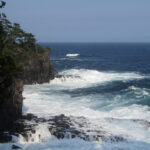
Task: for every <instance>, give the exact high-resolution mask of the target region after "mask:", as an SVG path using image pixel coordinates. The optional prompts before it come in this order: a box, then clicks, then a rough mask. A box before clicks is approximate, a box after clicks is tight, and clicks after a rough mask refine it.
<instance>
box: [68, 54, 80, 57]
mask: <svg viewBox="0 0 150 150" xmlns="http://www.w3.org/2000/svg"><path fill="white" fill-rule="evenodd" d="M79 55H80V54H66V56H67V57H77V56H79Z"/></svg>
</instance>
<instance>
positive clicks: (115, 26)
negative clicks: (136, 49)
mask: <svg viewBox="0 0 150 150" xmlns="http://www.w3.org/2000/svg"><path fill="white" fill-rule="evenodd" d="M5 1H6V3H7V5H6V7H5V9H3V11H4V12H5V13H6V14H7V17H8V18H9V19H10V20H11V21H12V22H18V23H20V25H21V26H22V28H23V29H24V30H25V31H27V32H31V33H33V34H34V35H35V37H36V38H37V39H38V41H39V42H150V0H5Z"/></svg>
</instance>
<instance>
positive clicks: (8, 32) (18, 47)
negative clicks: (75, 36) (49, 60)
mask: <svg viewBox="0 0 150 150" xmlns="http://www.w3.org/2000/svg"><path fill="white" fill-rule="evenodd" d="M5 5H6V3H5V2H4V1H1V2H0V9H2V8H3V7H5ZM45 51H49V52H50V51H51V48H50V47H45V48H44V47H42V46H40V45H38V44H36V39H35V37H34V35H33V34H32V33H27V32H25V31H24V30H23V29H22V28H21V27H20V25H19V24H18V23H11V22H10V21H9V20H8V19H7V17H6V15H5V14H4V13H3V12H2V13H0V77H3V76H5V78H6V77H12V76H14V75H15V76H16V75H18V74H19V73H21V64H20V63H18V62H20V59H21V58H24V57H28V56H27V55H30V54H31V55H38V54H39V53H43V52H45Z"/></svg>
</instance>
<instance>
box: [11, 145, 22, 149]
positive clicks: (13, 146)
mask: <svg viewBox="0 0 150 150" xmlns="http://www.w3.org/2000/svg"><path fill="white" fill-rule="evenodd" d="M12 149H21V147H19V146H17V145H12Z"/></svg>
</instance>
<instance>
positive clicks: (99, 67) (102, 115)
mask: <svg viewBox="0 0 150 150" xmlns="http://www.w3.org/2000/svg"><path fill="white" fill-rule="evenodd" d="M42 45H44V46H46V45H50V46H51V47H52V53H51V56H50V58H51V60H52V62H53V64H54V67H55V69H56V70H57V71H58V73H59V74H60V75H63V76H62V77H60V78H56V79H54V80H52V81H50V83H46V84H42V85H37V84H36V85H28V86H25V87H24V93H23V96H24V97H25V98H26V99H25V100H24V108H23V113H24V114H26V113H33V114H35V115H37V116H39V117H45V118H48V117H49V116H52V115H53V116H54V115H60V114H64V115H66V116H73V117H80V116H83V117H85V118H86V119H87V120H88V122H89V125H87V126H90V128H91V129H93V130H97V129H98V128H100V127H102V128H103V129H104V130H105V131H107V133H111V134H112V135H117V136H121V137H124V138H125V139H126V140H125V141H121V142H113V141H102V142H95V141H92V140H91V141H84V140H82V139H80V138H75V139H71V138H70V139H63V140H58V139H56V138H55V137H53V136H51V135H50V134H48V132H47V128H46V125H45V126H44V125H43V126H39V128H38V129H37V132H40V133H43V140H42V141H39V140H38V138H37V135H34V138H35V140H34V142H28V143H26V142H24V141H23V140H22V139H21V138H20V139H18V144H19V145H20V146H21V147H23V149H24V150H150V44H146V43H143V44H140V43H139V44H136V43H130V44H129V43H42ZM85 128H86V127H85ZM5 146H8V145H5ZM8 147H9V146H8ZM0 148H1V147H0Z"/></svg>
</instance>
